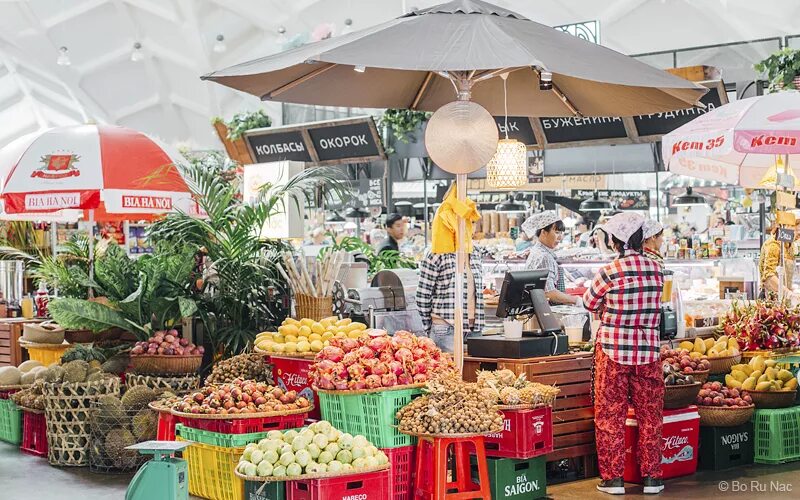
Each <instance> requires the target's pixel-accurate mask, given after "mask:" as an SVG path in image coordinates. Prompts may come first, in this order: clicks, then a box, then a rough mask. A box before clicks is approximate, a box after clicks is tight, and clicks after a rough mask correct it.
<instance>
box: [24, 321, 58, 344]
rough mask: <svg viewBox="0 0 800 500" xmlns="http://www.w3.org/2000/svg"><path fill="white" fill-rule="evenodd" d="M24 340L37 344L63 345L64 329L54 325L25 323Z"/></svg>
mask: <svg viewBox="0 0 800 500" xmlns="http://www.w3.org/2000/svg"><path fill="white" fill-rule="evenodd" d="M22 338H23V339H24V340H25V341H27V342H33V343H35V344H62V343H63V342H64V329H63V328H61V327H60V326H58V325H56V324H52V323H25V324H24V325H22Z"/></svg>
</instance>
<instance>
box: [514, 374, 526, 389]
mask: <svg viewBox="0 0 800 500" xmlns="http://www.w3.org/2000/svg"><path fill="white" fill-rule="evenodd" d="M527 384H528V378H527V377H526V376H525V374H524V373H520V374H519V377H517V380H515V381H514V389H522V388H523V387H525V386H526V385H527Z"/></svg>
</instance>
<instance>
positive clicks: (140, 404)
mask: <svg viewBox="0 0 800 500" xmlns="http://www.w3.org/2000/svg"><path fill="white" fill-rule="evenodd" d="M154 399H156V392H155V391H154V390H153V389H151V388H149V387H147V386H146V385H136V386H133V387H131V388H130V389H128V390H127V391H126V392H125V395H124V396H122V406H123V408H125V410H126V411H129V410H142V409H144V408H146V407H147V404H148V403H150V402H151V401H153V400H154Z"/></svg>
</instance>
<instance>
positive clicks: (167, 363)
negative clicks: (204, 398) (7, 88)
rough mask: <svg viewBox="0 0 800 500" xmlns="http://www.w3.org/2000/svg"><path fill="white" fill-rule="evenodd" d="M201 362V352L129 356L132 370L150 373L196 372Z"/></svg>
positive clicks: (174, 373) (179, 373)
mask: <svg viewBox="0 0 800 500" xmlns="http://www.w3.org/2000/svg"><path fill="white" fill-rule="evenodd" d="M202 363H203V355H202V354H197V355H192V356H167V355H163V354H142V355H139V356H131V365H132V366H133V371H134V372H136V373H144V374H150V375H176V374H177V375H183V374H187V373H197V370H199V369H200V365H201V364H202Z"/></svg>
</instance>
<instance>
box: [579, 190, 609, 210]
mask: <svg viewBox="0 0 800 500" xmlns="http://www.w3.org/2000/svg"><path fill="white" fill-rule="evenodd" d="M578 210H579V211H581V212H610V211H611V210H614V205H612V204H611V202H610V201H608V200H605V199H602V198H600V194H599V193H598V192H597V191H595V192H594V193H593V194H592V197H591V198H588V199H586V200H583V201H582V202H581V205H580V207H578Z"/></svg>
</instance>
